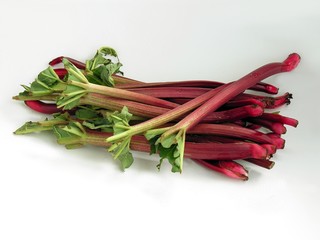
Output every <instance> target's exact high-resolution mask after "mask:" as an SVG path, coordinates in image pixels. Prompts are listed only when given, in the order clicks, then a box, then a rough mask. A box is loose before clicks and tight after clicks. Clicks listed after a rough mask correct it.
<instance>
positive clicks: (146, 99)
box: [69, 81, 177, 108]
mask: <svg viewBox="0 0 320 240" xmlns="http://www.w3.org/2000/svg"><path fill="white" fill-rule="evenodd" d="M69 83H70V84H71V85H74V86H78V87H81V88H83V89H85V90H86V91H87V92H91V93H99V94H102V95H106V96H109V97H115V98H120V99H126V100H132V101H136V102H141V103H146V104H149V105H153V106H157V107H164V108H174V107H176V106H177V104H175V103H172V102H168V101H165V100H162V99H159V98H155V97H151V96H148V95H144V94H140V93H134V92H130V91H127V90H123V89H117V88H111V87H107V86H101V85H97V84H92V83H81V82H77V81H69Z"/></svg>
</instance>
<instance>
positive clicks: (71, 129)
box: [53, 122, 86, 149]
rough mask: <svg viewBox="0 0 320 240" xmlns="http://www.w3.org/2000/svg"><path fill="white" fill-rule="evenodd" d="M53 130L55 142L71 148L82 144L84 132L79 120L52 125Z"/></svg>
mask: <svg viewBox="0 0 320 240" xmlns="http://www.w3.org/2000/svg"><path fill="white" fill-rule="evenodd" d="M53 132H54V134H55V136H56V137H57V142H58V143H59V144H61V145H65V146H66V148H68V149H71V148H74V147H75V146H77V147H79V146H82V145H84V143H85V139H86V132H85V130H84V128H83V127H82V125H81V124H80V123H79V122H70V123H69V124H68V125H67V126H63V127H62V126H54V127H53Z"/></svg>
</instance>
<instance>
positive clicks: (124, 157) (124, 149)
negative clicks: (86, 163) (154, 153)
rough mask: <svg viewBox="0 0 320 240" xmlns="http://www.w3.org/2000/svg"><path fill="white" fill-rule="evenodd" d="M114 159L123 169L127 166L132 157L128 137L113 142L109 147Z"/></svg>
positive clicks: (130, 162) (131, 161)
mask: <svg viewBox="0 0 320 240" xmlns="http://www.w3.org/2000/svg"><path fill="white" fill-rule="evenodd" d="M108 151H109V152H111V154H112V156H113V158H114V159H118V160H119V161H120V163H121V167H122V169H123V170H125V169H126V168H129V167H130V166H131V165H132V163H133V161H134V159H133V156H132V153H131V152H130V138H127V139H125V140H124V141H122V142H120V143H115V144H113V145H112V146H111V147H110V148H109V149H108Z"/></svg>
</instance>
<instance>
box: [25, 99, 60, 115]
mask: <svg viewBox="0 0 320 240" xmlns="http://www.w3.org/2000/svg"><path fill="white" fill-rule="evenodd" d="M24 102H25V104H26V105H27V106H28V107H29V108H31V109H32V110H34V111H37V112H39V113H45V114H53V113H58V112H62V110H61V109H60V108H57V105H56V104H55V103H44V102H41V101H39V100H27V101H24Z"/></svg>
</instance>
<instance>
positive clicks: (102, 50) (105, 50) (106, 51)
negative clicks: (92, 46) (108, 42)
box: [98, 47, 118, 57]
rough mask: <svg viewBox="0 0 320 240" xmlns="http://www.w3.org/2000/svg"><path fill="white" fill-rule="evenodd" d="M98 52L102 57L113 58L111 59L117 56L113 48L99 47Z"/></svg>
mask: <svg viewBox="0 0 320 240" xmlns="http://www.w3.org/2000/svg"><path fill="white" fill-rule="evenodd" d="M98 52H100V53H102V54H104V55H106V56H107V55H110V56H113V57H118V54H117V52H116V50H114V49H113V48H111V47H101V48H100V49H99V50H98Z"/></svg>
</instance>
